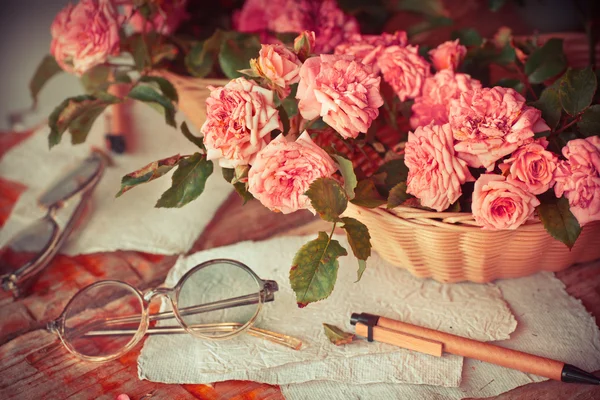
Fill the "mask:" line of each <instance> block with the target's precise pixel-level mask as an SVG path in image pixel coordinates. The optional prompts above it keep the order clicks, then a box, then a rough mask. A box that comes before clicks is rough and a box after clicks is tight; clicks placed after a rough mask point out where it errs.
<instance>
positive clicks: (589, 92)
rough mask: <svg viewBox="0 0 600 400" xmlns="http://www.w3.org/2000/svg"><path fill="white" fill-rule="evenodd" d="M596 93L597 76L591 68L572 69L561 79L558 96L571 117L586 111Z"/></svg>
mask: <svg viewBox="0 0 600 400" xmlns="http://www.w3.org/2000/svg"><path fill="white" fill-rule="evenodd" d="M595 92H596V75H595V74H594V72H593V71H592V69H591V68H590V67H587V68H586V69H571V68H569V70H568V71H567V72H566V73H565V74H564V75H563V76H562V77H561V79H560V84H559V89H558V95H559V97H560V103H561V104H562V106H563V108H564V109H565V111H566V112H568V113H569V115H573V116H575V115H577V114H579V113H580V112H582V111H583V110H585V109H586V108H587V107H588V106H589V105H590V104H592V99H593V98H594V93H595Z"/></svg>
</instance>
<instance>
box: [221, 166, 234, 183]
mask: <svg viewBox="0 0 600 400" xmlns="http://www.w3.org/2000/svg"><path fill="white" fill-rule="evenodd" d="M221 173H222V174H223V178H224V179H225V180H226V181H227V182H229V183H231V181H232V180H233V177H234V176H235V170H234V169H233V168H221Z"/></svg>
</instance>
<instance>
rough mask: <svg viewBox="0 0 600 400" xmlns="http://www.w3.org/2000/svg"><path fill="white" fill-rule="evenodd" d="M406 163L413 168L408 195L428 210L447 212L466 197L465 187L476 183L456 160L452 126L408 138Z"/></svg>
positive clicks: (434, 127) (419, 131)
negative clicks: (463, 186)
mask: <svg viewBox="0 0 600 400" xmlns="http://www.w3.org/2000/svg"><path fill="white" fill-rule="evenodd" d="M404 150H405V154H406V156H405V158H404V162H405V163H406V166H407V167H408V168H409V173H408V178H407V181H406V183H407V190H406V191H407V193H410V194H413V195H414V196H416V197H418V198H419V199H421V204H422V205H424V206H425V207H429V208H433V209H434V210H437V211H444V210H445V209H447V208H448V207H450V205H451V204H452V203H454V202H455V201H456V200H458V198H459V197H460V195H461V194H462V189H461V185H462V184H464V183H465V182H471V181H474V180H475V179H474V178H473V176H472V175H471V172H469V169H468V168H467V164H466V163H465V162H464V161H463V160H461V159H459V158H458V157H456V155H455V153H454V139H453V137H452V131H451V130H450V125H448V124H445V125H428V126H424V127H419V128H417V129H416V130H415V132H414V133H412V132H411V133H409V134H408V142H407V143H406V147H405V149H404Z"/></svg>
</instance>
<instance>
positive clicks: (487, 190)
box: [471, 174, 540, 229]
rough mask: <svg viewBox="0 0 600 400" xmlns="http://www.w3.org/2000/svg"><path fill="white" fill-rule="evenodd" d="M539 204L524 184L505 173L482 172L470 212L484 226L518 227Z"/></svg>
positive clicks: (491, 227) (489, 227) (476, 184)
mask: <svg viewBox="0 0 600 400" xmlns="http://www.w3.org/2000/svg"><path fill="white" fill-rule="evenodd" d="M539 205H540V202H539V200H538V199H537V198H536V197H535V196H534V195H532V194H531V193H529V192H528V191H527V187H525V185H523V184H521V183H519V182H516V181H507V180H506V178H505V177H503V176H502V175H493V174H483V175H481V176H480V177H479V179H477V181H476V182H475V190H474V191H473V204H472V206H471V211H472V212H473V217H474V218H475V221H477V222H479V223H480V224H481V225H482V226H483V228H484V229H517V228H518V227H519V226H521V225H523V224H524V223H525V221H527V220H528V219H529V218H531V217H532V216H533V212H534V211H535V208H536V207H537V206H539Z"/></svg>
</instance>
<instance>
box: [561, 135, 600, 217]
mask: <svg viewBox="0 0 600 400" xmlns="http://www.w3.org/2000/svg"><path fill="white" fill-rule="evenodd" d="M562 153H563V156H565V158H566V160H565V161H563V162H561V163H560V164H559V166H558V168H557V169H556V171H555V173H554V178H555V179H556V185H555V186H554V193H555V194H556V197H561V196H563V194H564V196H565V197H566V198H567V199H568V200H569V205H570V208H571V212H572V213H573V215H575V218H577V221H579V225H584V224H586V223H588V222H590V221H598V220H600V138H599V137H598V136H592V137H589V138H586V139H574V140H571V141H569V142H568V143H567V145H566V146H565V147H563V149H562Z"/></svg>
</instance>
